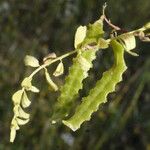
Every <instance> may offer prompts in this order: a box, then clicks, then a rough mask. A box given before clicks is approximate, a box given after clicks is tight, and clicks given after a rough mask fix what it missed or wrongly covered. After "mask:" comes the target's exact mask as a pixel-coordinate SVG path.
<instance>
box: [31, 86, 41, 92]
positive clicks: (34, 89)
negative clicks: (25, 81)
mask: <svg viewBox="0 0 150 150" xmlns="http://www.w3.org/2000/svg"><path fill="white" fill-rule="evenodd" d="M28 90H29V91H32V92H34V93H39V92H40V90H39V89H38V88H37V87H35V86H31V87H30V88H29V89H28Z"/></svg>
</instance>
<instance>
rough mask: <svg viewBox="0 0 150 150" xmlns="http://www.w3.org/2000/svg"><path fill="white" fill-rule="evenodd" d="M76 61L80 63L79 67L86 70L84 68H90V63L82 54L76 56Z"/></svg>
mask: <svg viewBox="0 0 150 150" xmlns="http://www.w3.org/2000/svg"><path fill="white" fill-rule="evenodd" d="M78 62H79V64H80V65H81V68H82V69H83V70H86V68H90V67H91V64H90V63H89V62H88V61H87V60H86V59H85V58H84V57H82V56H80V57H78Z"/></svg>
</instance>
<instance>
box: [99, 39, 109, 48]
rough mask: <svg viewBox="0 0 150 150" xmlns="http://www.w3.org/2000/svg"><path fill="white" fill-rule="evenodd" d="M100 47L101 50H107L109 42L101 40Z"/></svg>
mask: <svg viewBox="0 0 150 150" xmlns="http://www.w3.org/2000/svg"><path fill="white" fill-rule="evenodd" d="M98 45H99V48H101V49H106V48H108V47H109V42H108V41H107V40H105V39H103V38H99V40H98Z"/></svg>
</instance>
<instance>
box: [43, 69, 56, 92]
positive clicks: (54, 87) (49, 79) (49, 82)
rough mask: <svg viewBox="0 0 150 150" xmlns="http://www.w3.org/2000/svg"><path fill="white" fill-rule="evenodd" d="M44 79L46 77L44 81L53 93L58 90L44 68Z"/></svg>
mask: <svg viewBox="0 0 150 150" xmlns="http://www.w3.org/2000/svg"><path fill="white" fill-rule="evenodd" d="M45 77H46V81H47V83H48V84H49V85H50V87H52V89H53V90H54V91H57V90H58V86H57V85H56V84H55V83H54V82H53V80H52V79H51V77H50V75H49V73H48V71H47V69H46V68H45Z"/></svg>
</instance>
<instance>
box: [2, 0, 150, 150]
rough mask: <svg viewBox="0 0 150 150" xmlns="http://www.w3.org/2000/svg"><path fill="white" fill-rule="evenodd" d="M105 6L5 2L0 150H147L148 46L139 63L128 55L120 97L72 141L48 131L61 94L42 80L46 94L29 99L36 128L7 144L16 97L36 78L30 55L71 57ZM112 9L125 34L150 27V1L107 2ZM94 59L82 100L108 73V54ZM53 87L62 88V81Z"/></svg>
mask: <svg viewBox="0 0 150 150" xmlns="http://www.w3.org/2000/svg"><path fill="white" fill-rule="evenodd" d="M104 2H105V1H104V0H55V1H54V0H33V1H31V0H0V150H43V149H45V150H91V149H93V150H100V149H104V150H145V149H146V150H150V119H149V118H150V44H149V43H142V42H140V41H137V48H136V50H137V52H138V53H139V57H133V56H130V55H128V54H126V55H125V57H126V63H127V65H128V67H129V68H128V70H127V71H126V73H125V74H124V81H123V82H121V83H120V84H119V85H118V86H117V89H116V91H117V92H116V93H112V94H110V95H109V98H108V99H109V101H108V102H107V103H106V104H104V105H102V106H101V107H100V109H99V111H98V112H96V113H94V115H92V119H91V121H89V122H86V123H84V125H82V127H81V128H80V129H79V130H78V131H77V132H75V133H74V132H72V131H71V130H70V129H68V128H67V127H65V126H64V125H61V124H60V125H55V126H52V125H50V120H49V116H50V113H51V109H52V105H53V104H54V103H55V102H56V99H57V97H58V94H59V93H53V92H51V91H49V89H48V86H47V84H46V82H45V80H44V77H43V76H42V75H43V72H41V73H40V75H39V76H37V77H36V79H35V80H34V81H35V83H34V84H35V85H36V86H37V87H39V88H40V89H41V92H40V93H39V94H35V95H34V94H32V95H30V97H31V99H32V106H31V108H30V109H29V112H30V113H31V121H30V122H29V123H28V124H27V125H26V126H22V128H21V130H20V131H19V132H18V133H17V137H16V140H15V142H14V144H10V143H9V132H10V130H9V129H10V127H9V126H10V122H11V118H12V116H13V112H12V109H13V104H12V101H11V95H12V93H13V92H15V91H16V90H17V89H19V86H20V82H21V80H22V79H23V78H24V76H26V75H28V74H29V73H30V72H31V70H30V69H28V68H25V67H24V63H23V59H24V57H25V55H26V54H29V55H34V56H36V57H37V58H39V60H41V61H42V58H43V57H44V56H45V55H47V54H48V53H50V52H55V53H56V54H57V55H62V54H64V53H65V52H69V51H70V50H71V49H73V39H74V33H75V30H76V28H77V27H78V26H79V25H81V24H82V25H84V24H87V23H89V22H93V21H95V20H96V19H98V18H99V16H100V14H101V8H102V5H103V4H104ZM107 4H108V8H107V16H109V18H110V19H111V20H112V21H113V23H114V24H116V25H118V26H120V27H121V28H124V29H126V30H129V31H130V30H133V29H135V28H139V27H141V26H142V25H144V24H145V23H146V22H148V21H150V1H149V0H131V1H126V0H108V1H107ZM105 28H107V29H108V26H107V25H106V26H105ZM97 55H98V57H97V60H96V61H95V62H94V69H93V70H91V71H90V76H89V77H88V80H87V81H84V84H85V85H84V90H83V91H82V92H80V96H85V95H87V93H88V91H89V89H90V88H92V87H93V86H94V83H95V82H96V79H98V78H99V77H100V76H101V75H102V72H103V71H105V70H106V69H107V68H109V67H110V66H111V62H112V57H113V56H112V53H111V52H109V51H107V50H105V51H100V52H99V53H98V54H97ZM70 65H71V59H67V60H65V66H66V72H65V74H67V71H68V69H67V68H68V67H69V66H70ZM53 69H54V68H53V67H51V68H49V71H50V72H51V71H52V70H53ZM54 80H55V81H56V82H57V84H59V85H61V84H62V83H63V82H64V76H63V77H61V78H59V79H54ZM79 100H80V98H79Z"/></svg>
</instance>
